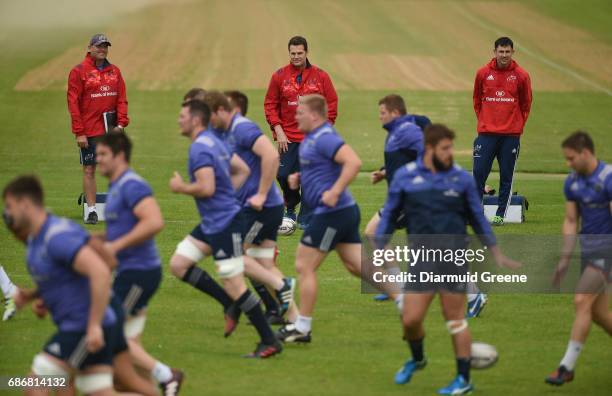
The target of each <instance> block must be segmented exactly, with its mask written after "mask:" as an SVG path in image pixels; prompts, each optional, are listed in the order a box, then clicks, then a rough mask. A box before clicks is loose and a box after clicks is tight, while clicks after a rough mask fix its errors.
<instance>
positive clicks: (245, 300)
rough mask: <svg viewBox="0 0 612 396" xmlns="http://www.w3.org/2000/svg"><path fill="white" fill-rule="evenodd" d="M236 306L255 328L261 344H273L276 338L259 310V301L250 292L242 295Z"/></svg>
mask: <svg viewBox="0 0 612 396" xmlns="http://www.w3.org/2000/svg"><path fill="white" fill-rule="evenodd" d="M236 304H237V305H238V306H239V307H240V309H241V310H242V312H244V313H245V314H246V316H248V318H249V321H251V323H252V324H253V326H255V329H256V330H257V333H258V334H259V337H260V338H261V342H263V343H264V344H268V345H270V344H273V343H274V342H276V337H275V336H274V333H273V332H272V329H271V328H270V325H269V324H268V322H267V321H266V317H265V316H264V314H263V311H262V310H261V305H260V304H259V299H258V298H257V296H255V295H254V294H253V293H251V291H250V290H247V291H245V292H244V293H242V295H241V296H240V297H238V300H236Z"/></svg>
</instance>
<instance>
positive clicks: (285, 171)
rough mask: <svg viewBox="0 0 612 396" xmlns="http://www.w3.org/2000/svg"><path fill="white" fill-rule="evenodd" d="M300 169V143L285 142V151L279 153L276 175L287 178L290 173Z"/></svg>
mask: <svg viewBox="0 0 612 396" xmlns="http://www.w3.org/2000/svg"><path fill="white" fill-rule="evenodd" d="M299 171H300V143H289V144H287V151H285V152H284V153H281V154H280V163H279V166H278V177H279V178H282V179H284V178H287V177H288V176H289V175H290V174H292V173H295V172H299Z"/></svg>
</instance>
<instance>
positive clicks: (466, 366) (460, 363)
mask: <svg viewBox="0 0 612 396" xmlns="http://www.w3.org/2000/svg"><path fill="white" fill-rule="evenodd" d="M457 374H459V375H461V376H462V377H463V379H465V381H466V382H470V358H457Z"/></svg>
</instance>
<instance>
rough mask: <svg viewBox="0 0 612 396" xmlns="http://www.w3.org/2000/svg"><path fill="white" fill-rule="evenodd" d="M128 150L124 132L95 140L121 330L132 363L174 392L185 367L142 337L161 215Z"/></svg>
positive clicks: (157, 265) (156, 271)
mask: <svg viewBox="0 0 612 396" xmlns="http://www.w3.org/2000/svg"><path fill="white" fill-rule="evenodd" d="M131 152H132V143H131V141H130V139H129V138H128V137H127V135H125V134H118V133H110V134H107V135H105V136H103V137H102V138H101V139H100V140H99V141H98V144H97V146H96V158H97V160H98V170H99V172H100V174H102V176H104V177H106V178H108V179H109V181H110V185H109V189H108V199H107V201H106V208H105V218H106V234H105V239H106V244H105V245H106V249H107V251H108V252H109V253H110V254H112V255H116V256H117V259H118V261H119V263H118V267H117V275H116V276H115V280H114V282H113V292H114V295H115V296H116V297H117V298H118V299H119V300H120V302H121V305H122V307H123V310H124V311H125V315H126V318H125V325H124V329H125V336H126V337H127V341H128V344H129V350H130V354H131V356H132V358H133V360H134V362H135V364H136V365H137V366H138V367H140V368H142V369H144V370H146V372H148V373H150V374H151V375H152V376H153V378H155V380H156V381H157V382H158V383H159V384H160V387H161V388H162V391H163V393H164V395H166V394H172V395H174V394H177V393H178V391H179V390H180V387H181V384H182V382H183V373H182V372H181V371H180V370H174V369H171V368H170V367H168V366H167V365H165V364H164V363H162V362H160V361H157V360H156V359H155V358H153V357H152V356H151V355H149V353H147V351H146V350H145V349H144V347H143V346H142V344H141V342H140V337H141V335H142V333H143V331H144V327H145V323H146V316H147V306H148V304H149V301H150V299H151V298H152V297H153V295H154V294H155V292H156V291H157V289H158V288H159V285H160V283H161V279H162V271H161V259H160V257H159V253H158V250H157V246H156V245H155V240H154V237H155V235H156V234H158V233H159V232H160V231H161V230H162V228H163V226H164V221H163V218H162V214H161V210H160V208H159V205H158V204H157V201H156V200H155V198H154V197H153V191H152V190H151V187H150V186H149V184H148V183H147V182H146V181H145V180H144V179H143V178H142V177H140V176H139V175H138V174H136V173H135V172H134V171H133V170H132V169H131V168H130V157H131Z"/></svg>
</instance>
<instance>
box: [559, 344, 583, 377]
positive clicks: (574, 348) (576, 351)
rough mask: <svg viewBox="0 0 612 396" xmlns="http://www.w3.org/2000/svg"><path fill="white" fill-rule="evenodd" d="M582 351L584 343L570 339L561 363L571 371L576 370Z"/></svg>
mask: <svg viewBox="0 0 612 396" xmlns="http://www.w3.org/2000/svg"><path fill="white" fill-rule="evenodd" d="M580 351H582V343H581V342H578V341H573V340H570V342H569V343H568V344H567V350H566V351H565V356H563V359H561V364H560V365H561V366H565V368H566V369H568V370H569V371H572V370H574V367H576V360H578V356H580Z"/></svg>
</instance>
